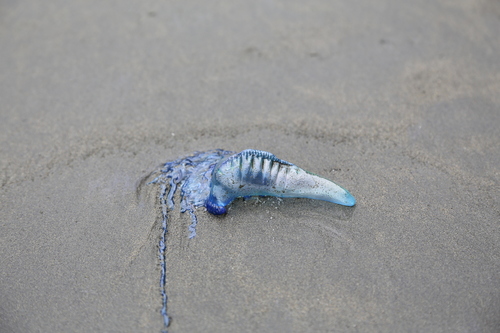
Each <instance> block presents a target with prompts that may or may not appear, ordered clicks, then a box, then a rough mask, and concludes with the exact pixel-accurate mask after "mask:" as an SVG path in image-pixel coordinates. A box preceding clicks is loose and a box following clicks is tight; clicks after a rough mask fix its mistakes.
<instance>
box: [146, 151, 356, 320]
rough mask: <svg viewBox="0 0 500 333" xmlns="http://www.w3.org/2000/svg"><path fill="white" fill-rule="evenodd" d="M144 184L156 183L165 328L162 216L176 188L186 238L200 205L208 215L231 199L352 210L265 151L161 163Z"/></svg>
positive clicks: (327, 185)
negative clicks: (295, 201)
mask: <svg viewBox="0 0 500 333" xmlns="http://www.w3.org/2000/svg"><path fill="white" fill-rule="evenodd" d="M153 174H154V175H155V176H156V178H154V180H153V181H151V182H150V184H159V185H160V195H159V200H160V206H161V209H162V216H163V222H162V228H163V235H162V237H161V240H160V244H159V247H160V250H159V252H160V254H159V256H160V263H161V270H162V276H161V280H160V288H161V293H162V297H163V308H162V310H161V313H162V315H163V318H164V324H165V327H167V326H168V324H169V320H170V319H169V317H168V315H167V311H166V310H167V308H166V305H167V295H166V292H165V279H166V277H165V273H166V262H165V240H166V234H167V219H168V212H169V211H171V210H172V209H174V195H175V192H176V191H177V188H178V187H180V199H181V201H180V205H181V212H182V213H184V212H186V211H187V212H188V213H189V215H190V216H191V222H192V223H191V225H190V226H189V238H193V237H195V236H196V224H197V223H198V220H197V218H196V214H195V210H196V208H198V207H201V206H205V207H206V209H207V211H208V212H209V213H211V214H214V215H221V214H226V213H227V207H228V205H229V204H231V202H233V200H234V199H236V198H240V197H245V198H247V197H251V196H274V197H281V198H309V199H316V200H324V201H328V202H332V203H336V204H339V205H344V206H354V205H355V204H356V199H355V198H354V197H353V196H352V195H351V194H350V193H349V192H348V191H347V190H345V189H343V188H342V187H340V186H339V185H337V184H335V183H333V182H332V181H330V180H328V179H326V178H323V177H320V176H317V175H315V174H313V173H310V172H307V171H305V170H303V169H301V168H299V167H298V166H296V165H295V164H292V163H290V162H287V161H283V160H281V159H279V158H277V157H276V156H274V155H273V154H271V153H268V152H265V151H261V150H254V149H246V150H243V151H242V152H240V153H235V152H232V151H226V150H222V149H216V150H209V151H206V152H197V153H195V154H194V155H192V156H188V157H185V158H180V159H177V160H175V161H172V162H167V163H165V164H164V165H162V167H161V168H160V169H159V170H158V171H156V172H154V173H153Z"/></svg>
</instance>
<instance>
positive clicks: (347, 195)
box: [343, 191, 356, 207]
mask: <svg viewBox="0 0 500 333" xmlns="http://www.w3.org/2000/svg"><path fill="white" fill-rule="evenodd" d="M355 204H356V198H355V197H353V196H352V194H351V193H349V192H347V191H346V193H345V200H344V203H343V205H344V206H348V207H352V206H354V205H355Z"/></svg>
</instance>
